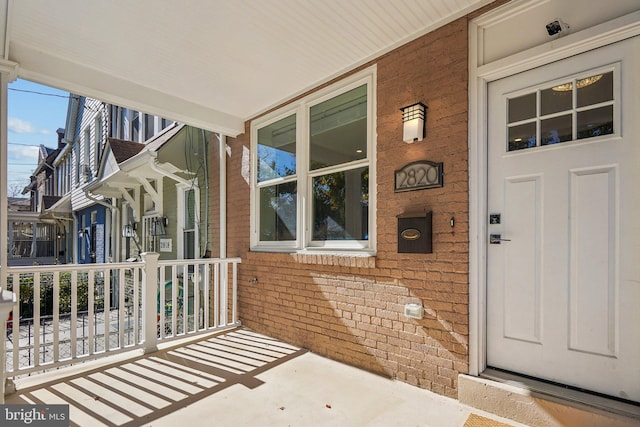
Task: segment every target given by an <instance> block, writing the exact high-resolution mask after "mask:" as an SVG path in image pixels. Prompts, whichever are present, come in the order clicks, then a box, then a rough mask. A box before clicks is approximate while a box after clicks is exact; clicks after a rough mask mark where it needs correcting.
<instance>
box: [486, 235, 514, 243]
mask: <svg viewBox="0 0 640 427" xmlns="http://www.w3.org/2000/svg"><path fill="white" fill-rule="evenodd" d="M510 241H511V239H503V238H502V235H501V234H490V235H489V243H490V244H492V245H499V244H500V242H510Z"/></svg>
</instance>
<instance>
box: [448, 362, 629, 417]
mask: <svg viewBox="0 0 640 427" xmlns="http://www.w3.org/2000/svg"><path fill="white" fill-rule="evenodd" d="M458 399H459V400H460V403H463V404H466V405H468V406H471V407H473V408H477V409H480V410H483V411H486V412H489V413H492V414H495V415H498V416H500V417H503V418H507V419H510V420H514V421H517V422H519V423H522V424H526V425H529V426H534V427H560V426H563V427H564V426H580V427H590V426H593V427H601V426H608V427H609V426H610V427H631V426H635V427H638V426H640V406H636V405H632V404H628V403H625V402H620V401H616V400H612V399H606V398H603V397H600V396H594V395H591V394H588V393H584V392H580V391H577V390H571V389H567V388H565V387H560V386H557V385H552V384H547V383H543V382H540V381H535V380H531V379H527V378H522V377H519V376H515V375H510V374H505V373H502V372H497V371H492V370H487V371H485V373H483V376H482V377H473V376H469V375H460V376H459V377H458Z"/></svg>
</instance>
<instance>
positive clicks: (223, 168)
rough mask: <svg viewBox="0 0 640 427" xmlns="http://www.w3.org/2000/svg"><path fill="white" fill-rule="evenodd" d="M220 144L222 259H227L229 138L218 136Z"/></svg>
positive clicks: (219, 183) (219, 182) (219, 180)
mask: <svg viewBox="0 0 640 427" xmlns="http://www.w3.org/2000/svg"><path fill="white" fill-rule="evenodd" d="M218 142H219V145H218V147H219V151H218V156H219V162H220V166H219V168H218V169H219V170H220V175H219V179H218V185H219V186H220V200H219V206H218V207H219V209H220V258H226V257H227V137H226V136H224V135H222V134H218Z"/></svg>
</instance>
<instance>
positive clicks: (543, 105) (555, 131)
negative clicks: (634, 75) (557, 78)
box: [507, 71, 615, 151]
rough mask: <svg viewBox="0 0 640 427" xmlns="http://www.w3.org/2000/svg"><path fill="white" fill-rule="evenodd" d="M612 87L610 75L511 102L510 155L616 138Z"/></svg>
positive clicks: (509, 100)
mask: <svg viewBox="0 0 640 427" xmlns="http://www.w3.org/2000/svg"><path fill="white" fill-rule="evenodd" d="M613 83H614V82H613V71H609V72H606V73H597V74H593V75H591V76H587V77H580V78H576V79H573V80H568V81H567V82H566V83H561V84H556V85H555V86H552V87H548V88H542V89H538V90H536V91H535V92H532V93H529V94H526V95H522V96H519V97H516V98H512V99H508V100H507V109H508V122H507V133H508V139H507V151H517V150H524V149H529V148H534V147H536V146H545V145H553V144H559V143H563V142H568V141H576V140H580V139H585V138H595V137H599V136H603V135H610V134H613V133H614V132H615V128H614V104H615V100H614V93H613V86H614V85H613ZM537 104H539V106H540V111H539V112H538V113H536V111H535V110H536V105H537ZM574 120H575V122H574ZM538 141H539V145H538Z"/></svg>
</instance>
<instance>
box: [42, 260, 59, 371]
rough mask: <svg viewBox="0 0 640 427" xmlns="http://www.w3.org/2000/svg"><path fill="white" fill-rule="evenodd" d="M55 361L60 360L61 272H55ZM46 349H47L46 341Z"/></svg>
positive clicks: (53, 285)
mask: <svg viewBox="0 0 640 427" xmlns="http://www.w3.org/2000/svg"><path fill="white" fill-rule="evenodd" d="M52 287H53V363H57V362H58V360H60V348H59V347H60V272H59V271H54V272H53V283H52ZM44 344H45V350H46V348H47V347H46V342H45V343H44Z"/></svg>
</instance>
